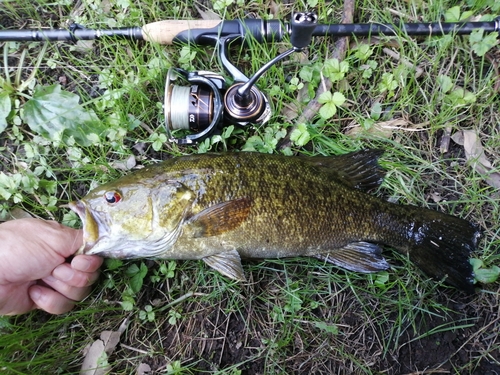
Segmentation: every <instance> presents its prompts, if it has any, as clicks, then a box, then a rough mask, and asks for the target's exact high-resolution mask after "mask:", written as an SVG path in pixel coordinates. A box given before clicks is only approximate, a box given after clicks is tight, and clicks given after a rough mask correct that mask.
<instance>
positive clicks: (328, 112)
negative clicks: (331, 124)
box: [319, 102, 337, 120]
mask: <svg viewBox="0 0 500 375" xmlns="http://www.w3.org/2000/svg"><path fill="white" fill-rule="evenodd" d="M336 113H337V106H336V105H335V104H333V103H332V102H328V103H325V104H323V106H322V107H321V108H320V109H319V114H320V116H321V117H322V118H324V119H325V120H327V119H329V118H331V117H333V116H335V114H336Z"/></svg>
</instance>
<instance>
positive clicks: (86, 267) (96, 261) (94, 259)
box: [71, 255, 104, 272]
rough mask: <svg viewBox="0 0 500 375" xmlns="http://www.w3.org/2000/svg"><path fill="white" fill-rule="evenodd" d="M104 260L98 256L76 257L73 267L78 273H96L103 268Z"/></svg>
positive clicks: (72, 262)
mask: <svg viewBox="0 0 500 375" xmlns="http://www.w3.org/2000/svg"><path fill="white" fill-rule="evenodd" d="M103 260H104V259H103V258H101V257H99V256H97V255H76V256H75V257H74V258H73V260H72V261H71V267H72V268H73V269H74V270H77V271H82V272H95V271H97V270H98V269H99V267H101V265H102V262H103Z"/></svg>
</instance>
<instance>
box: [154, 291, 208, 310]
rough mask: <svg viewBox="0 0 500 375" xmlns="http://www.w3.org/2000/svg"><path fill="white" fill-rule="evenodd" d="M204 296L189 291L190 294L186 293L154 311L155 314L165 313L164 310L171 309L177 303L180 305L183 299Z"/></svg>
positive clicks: (203, 294)
mask: <svg viewBox="0 0 500 375" xmlns="http://www.w3.org/2000/svg"><path fill="white" fill-rule="evenodd" d="M206 295H207V294H206V293H196V292H193V291H190V292H187V293H186V294H184V295H183V296H180V297H179V298H177V299H175V300H173V301H172V302H170V303H168V304H166V305H165V306H162V307H160V308H159V309H158V310H156V311H157V312H160V311H165V310H167V309H169V308H171V307H172V306H175V305H177V304H178V303H181V302H182V301H184V300H185V299H188V298H189V297H193V296H206Z"/></svg>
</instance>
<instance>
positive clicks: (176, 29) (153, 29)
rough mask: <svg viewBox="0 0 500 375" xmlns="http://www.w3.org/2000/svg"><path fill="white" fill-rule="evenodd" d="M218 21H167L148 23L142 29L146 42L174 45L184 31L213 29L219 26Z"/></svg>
mask: <svg viewBox="0 0 500 375" xmlns="http://www.w3.org/2000/svg"><path fill="white" fill-rule="evenodd" d="M220 23H221V21H218V20H165V21H158V22H152V23H148V24H147V25H144V26H143V27H142V35H143V38H144V40H146V41H148V42H157V43H160V44H172V42H173V41H174V39H175V37H176V36H177V35H178V34H180V33H181V32H183V31H187V30H193V29H211V28H214V27H216V26H217V25H219V24H220Z"/></svg>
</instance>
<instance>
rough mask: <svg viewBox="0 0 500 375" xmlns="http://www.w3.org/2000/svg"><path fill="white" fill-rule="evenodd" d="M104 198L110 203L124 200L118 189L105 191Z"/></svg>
mask: <svg viewBox="0 0 500 375" xmlns="http://www.w3.org/2000/svg"><path fill="white" fill-rule="evenodd" d="M104 199H106V202H108V203H109V204H115V203H118V202H119V201H121V200H122V196H121V194H120V193H119V192H117V191H107V192H106V193H104Z"/></svg>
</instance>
